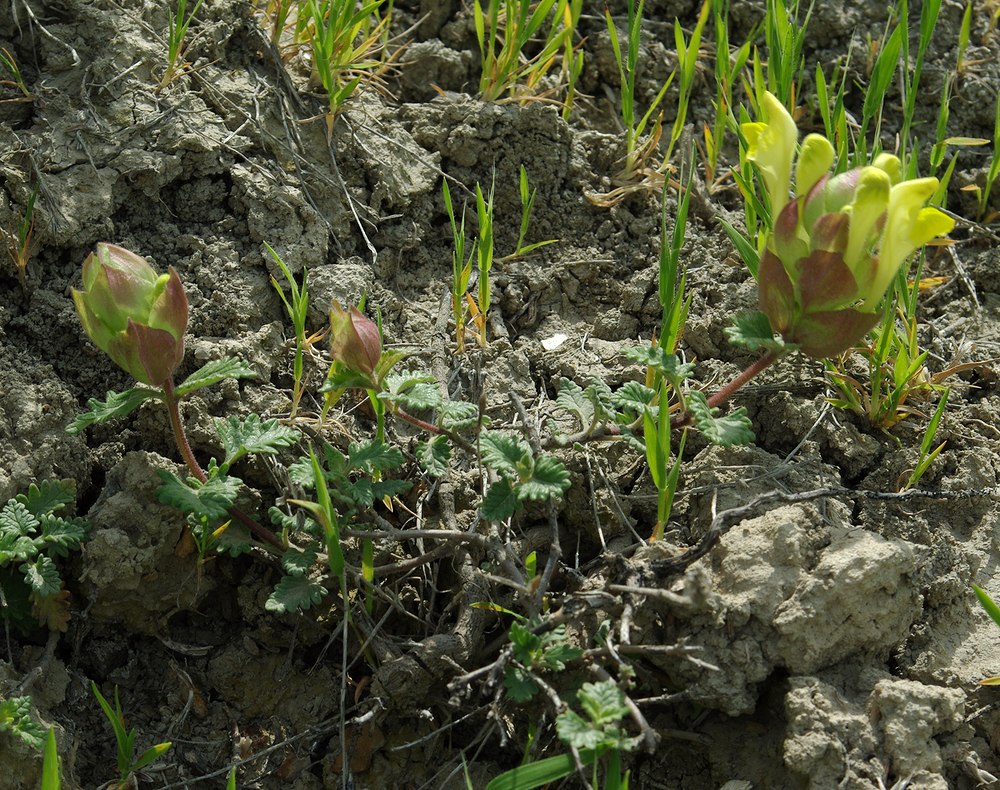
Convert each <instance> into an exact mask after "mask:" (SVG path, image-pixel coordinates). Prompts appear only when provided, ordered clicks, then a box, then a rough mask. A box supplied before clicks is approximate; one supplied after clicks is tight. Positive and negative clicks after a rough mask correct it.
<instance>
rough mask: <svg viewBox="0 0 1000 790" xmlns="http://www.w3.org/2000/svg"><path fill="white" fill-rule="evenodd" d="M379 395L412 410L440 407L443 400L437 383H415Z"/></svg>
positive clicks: (428, 409) (427, 409)
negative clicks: (396, 391)
mask: <svg viewBox="0 0 1000 790" xmlns="http://www.w3.org/2000/svg"><path fill="white" fill-rule="evenodd" d="M380 397H382V398H384V399H385V400H388V401H393V402H395V403H398V404H399V405H400V406H402V407H403V408H406V409H411V410H412V411H430V410H433V409H437V408H440V406H441V405H442V404H443V403H444V402H445V400H444V396H443V395H442V394H441V390H440V389H439V388H438V385H437V384H430V383H424V382H420V383H417V384H415V385H414V386H412V387H409V388H407V389H406V390H405V391H403V392H399V393H395V394H388V395H387V394H385V393H382V394H381V395H380Z"/></svg>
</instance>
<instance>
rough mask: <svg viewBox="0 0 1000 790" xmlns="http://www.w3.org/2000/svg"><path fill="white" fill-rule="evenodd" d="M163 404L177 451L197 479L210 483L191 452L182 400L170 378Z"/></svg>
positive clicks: (165, 384)
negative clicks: (183, 419)
mask: <svg viewBox="0 0 1000 790" xmlns="http://www.w3.org/2000/svg"><path fill="white" fill-rule="evenodd" d="M163 402H164V403H166V404H167V413H168V414H169V415H170V427H171V428H172V429H173V431H174V441H175V442H177V449H178V450H180V453H181V458H183V459H184V463H185V464H186V465H187V468H188V469H189V470H190V471H191V474H193V475H194V476H195V477H197V478H198V480H199V481H201V482H202V483H206V482H208V475H206V474H205V470H204V469H202V468H201V464H199V463H198V459H196V458H195V457H194V453H192V452H191V445H190V444H189V443H188V439H187V433H186V432H185V430H184V423H182V422H181V409H180V400H179V399H178V398H177V393H176V392H175V391H174V379H173V377H170V378H168V379H167V380H166V381H164V382H163Z"/></svg>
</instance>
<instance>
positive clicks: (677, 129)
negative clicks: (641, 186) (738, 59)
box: [661, 0, 729, 172]
mask: <svg viewBox="0 0 1000 790" xmlns="http://www.w3.org/2000/svg"><path fill="white" fill-rule="evenodd" d="M711 10H712V0H703V2H702V4H701V11H700V12H699V14H698V21H697V22H696V23H695V26H694V30H693V31H691V38H690V39H689V40H687V41H685V40H684V31H683V29H682V28H681V23H680V22H679V21H678V20H677V18H676V17H675V18H674V46H675V47H676V49H677V68H676V72H679V73H680V84H679V86H678V93H677V114H676V115H675V116H674V125H673V128H672V129H671V130H670V139H669V140H668V141H667V153H666V154H665V155H664V157H663V165H662V166H661V169H662V170H663V171H664V172H666V170H667V167H668V165H669V164H670V157H671V156H672V155H673V152H674V146H675V145H676V144H677V141H678V140H679V139H680V137H681V132H683V131H684V124H685V123H686V122H687V111H688V105H689V104H690V101H691V89H692V88H693V87H694V74H695V69H697V67H698V51H699V49H700V47H701V34H702V31H703V30H704V29H705V23H706V22H707V21H708V16H709V13H710V12H711ZM728 56H729V53H728V52H727V53H726V57H727V59H728ZM676 72H675V73H676Z"/></svg>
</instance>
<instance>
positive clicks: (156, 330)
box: [73, 242, 188, 387]
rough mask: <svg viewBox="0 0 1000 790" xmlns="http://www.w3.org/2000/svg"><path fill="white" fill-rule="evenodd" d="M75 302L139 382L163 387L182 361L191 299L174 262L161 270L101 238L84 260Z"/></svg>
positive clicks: (100, 341) (98, 339)
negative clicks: (157, 270)
mask: <svg viewBox="0 0 1000 790" xmlns="http://www.w3.org/2000/svg"><path fill="white" fill-rule="evenodd" d="M73 303H74V304H75V305H76V311H77V313H79V315H80V321H81V322H82V323H83V328H84V330H85V331H86V332H87V335H88V337H90V339H91V340H92V341H94V345H96V346H97V347H98V348H99V349H101V351H103V352H104V353H106V354H107V355H108V356H109V357H111V359H112V360H114V362H115V363H116V364H117V365H118V366H119V367H121V368H122V369H123V370H125V371H126V372H127V373H129V374H131V375H132V377H133V378H135V379H136V380H137V381H139V382H141V383H143V384H148V385H150V386H154V387H159V386H162V385H163V383H164V382H165V381H167V380H168V379H169V378H170V377H171V376H172V375H173V373H174V371H175V370H176V369H177V367H178V366H179V365H180V364H181V360H182V359H183V358H184V332H185V330H186V329H187V323H188V301H187V296H186V295H185V293H184V286H183V284H182V283H181V279H180V277H179V276H178V275H177V272H176V271H175V270H174V268H173V267H172V266H171V267H170V269H169V270H168V273H167V274H160V275H157V273H156V271H155V270H154V269H153V267H152V266H150V265H149V263H147V261H146V259H145V258H142V257H140V256H138V255H136V254H135V253H134V252H130V251H129V250H126V249H123V248H122V247H118V246H116V245H114V244H105V243H103V242H102V243H101V244H98V245H97V250H96V252H93V253H91V254H90V255H88V256H87V259H86V260H85V261H84V262H83V290H82V291H78V290H76V289H75V288H74V289H73Z"/></svg>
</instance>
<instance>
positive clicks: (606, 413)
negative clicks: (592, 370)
mask: <svg viewBox="0 0 1000 790" xmlns="http://www.w3.org/2000/svg"><path fill="white" fill-rule="evenodd" d="M556 405H557V406H559V407H560V408H562V409H564V410H565V411H568V412H569V413H570V414H575V415H576V416H577V417H578V418H579V420H580V422H581V423H582V427H584V428H587V427H589V426H590V425H591V424H592V423H594V422H607V421H609V420H613V419H614V416H615V415H614V402H613V400H612V395H611V390H610V388H609V387H608V385H607V384H606V383H605V382H603V381H601V380H600V379H597V380H595V381H593V382H591V383H590V384H589V385H587V388H586V389H582V388H581V387H580V386H579V385H578V384H576V383H575V382H573V381H570V380H569V379H567V378H560V379H559V395H558V396H557V397H556Z"/></svg>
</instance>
